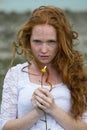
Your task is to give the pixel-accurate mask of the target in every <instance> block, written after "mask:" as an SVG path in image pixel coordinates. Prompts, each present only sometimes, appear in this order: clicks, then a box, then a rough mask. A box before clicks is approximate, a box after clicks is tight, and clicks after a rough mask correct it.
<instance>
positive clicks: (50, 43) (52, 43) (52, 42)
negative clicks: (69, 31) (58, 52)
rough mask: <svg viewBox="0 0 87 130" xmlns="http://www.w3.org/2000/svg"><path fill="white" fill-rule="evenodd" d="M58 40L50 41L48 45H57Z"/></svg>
mask: <svg viewBox="0 0 87 130" xmlns="http://www.w3.org/2000/svg"><path fill="white" fill-rule="evenodd" d="M56 43H57V42H56V41H48V42H47V44H48V45H55V44H56Z"/></svg>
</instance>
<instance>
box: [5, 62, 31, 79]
mask: <svg viewBox="0 0 87 130" xmlns="http://www.w3.org/2000/svg"><path fill="white" fill-rule="evenodd" d="M26 66H28V63H27V62H25V63H21V64H17V65H15V66H12V67H11V68H10V69H9V70H8V71H7V73H6V77H8V76H9V75H12V76H15V78H16V77H18V75H20V74H21V72H22V69H23V68H24V67H26Z"/></svg>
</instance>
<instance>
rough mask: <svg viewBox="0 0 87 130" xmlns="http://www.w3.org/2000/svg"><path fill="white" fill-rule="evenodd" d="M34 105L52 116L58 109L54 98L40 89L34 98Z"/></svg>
mask: <svg viewBox="0 0 87 130" xmlns="http://www.w3.org/2000/svg"><path fill="white" fill-rule="evenodd" d="M32 103H33V105H34V106H35V107H39V108H40V109H42V110H43V111H45V112H46V113H49V114H51V113H52V111H53V110H54V109H55V107H56V104H55V102H54V98H53V96H52V95H51V93H50V92H49V91H48V90H47V89H45V88H38V89H36V90H35V92H34V94H33V97H32Z"/></svg>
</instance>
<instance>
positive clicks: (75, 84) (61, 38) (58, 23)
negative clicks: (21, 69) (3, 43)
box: [15, 6, 87, 119]
mask: <svg viewBox="0 0 87 130" xmlns="http://www.w3.org/2000/svg"><path fill="white" fill-rule="evenodd" d="M38 24H49V25H52V26H53V27H54V28H55V29H56V32H57V37H58V53H57V54H56V56H55V58H54V59H53V61H52V63H53V65H54V67H55V69H56V70H57V72H58V73H60V74H61V76H62V80H63V83H64V84H66V85H67V87H68V88H69V90H70V92H71V113H72V115H73V117H74V118H75V119H76V118H78V117H79V116H82V114H83V113H84V112H85V111H86V110H87V107H86V105H87V74H86V71H85V69H84V66H83V57H82V55H81V54H80V52H78V51H76V50H75V48H74V45H73V40H74V39H77V38H78V33H77V32H75V31H73V30H72V28H71V26H70V23H69V22H68V20H67V17H66V16H65V14H64V12H63V11H62V10H61V9H60V8H57V7H53V6H52V7H51V6H42V7H39V8H37V9H36V10H34V11H33V13H32V15H31V17H30V18H29V20H28V21H27V23H25V25H24V26H23V27H22V28H21V29H20V31H19V32H18V37H17V44H15V48H16V50H17V49H18V48H21V50H22V51H21V53H20V54H24V56H25V58H26V60H29V59H30V58H32V57H33V54H32V50H31V46H30V37H31V35H32V29H33V27H34V26H35V25H38ZM17 52H18V51H17ZM37 63H38V65H39V62H37Z"/></svg>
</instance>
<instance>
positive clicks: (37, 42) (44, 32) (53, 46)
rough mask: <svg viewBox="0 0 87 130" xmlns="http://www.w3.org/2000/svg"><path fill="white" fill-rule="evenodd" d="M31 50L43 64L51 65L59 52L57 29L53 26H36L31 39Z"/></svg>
mask: <svg viewBox="0 0 87 130" xmlns="http://www.w3.org/2000/svg"><path fill="white" fill-rule="evenodd" d="M30 43H31V50H32V53H33V55H34V56H35V58H36V59H38V60H39V62H41V63H42V64H50V63H51V61H52V60H53V58H54V57H55V55H56V53H57V50H58V40H57V34H56V29H55V28H54V27H53V26H51V25H47V24H44V25H36V26H34V28H33V30H32V35H31V38H30Z"/></svg>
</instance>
